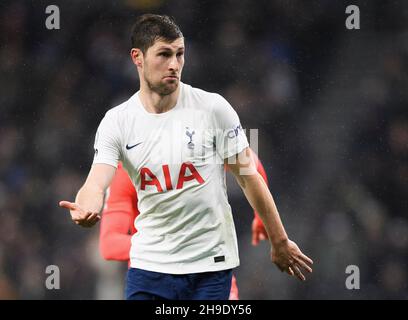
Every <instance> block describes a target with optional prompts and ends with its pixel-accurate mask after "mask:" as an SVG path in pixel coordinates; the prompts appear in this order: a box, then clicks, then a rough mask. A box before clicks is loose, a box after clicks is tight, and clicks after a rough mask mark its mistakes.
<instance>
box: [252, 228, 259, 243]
mask: <svg viewBox="0 0 408 320" xmlns="http://www.w3.org/2000/svg"><path fill="white" fill-rule="evenodd" d="M258 244H259V233H258V232H257V231H256V230H253V231H252V245H253V246H257V245H258Z"/></svg>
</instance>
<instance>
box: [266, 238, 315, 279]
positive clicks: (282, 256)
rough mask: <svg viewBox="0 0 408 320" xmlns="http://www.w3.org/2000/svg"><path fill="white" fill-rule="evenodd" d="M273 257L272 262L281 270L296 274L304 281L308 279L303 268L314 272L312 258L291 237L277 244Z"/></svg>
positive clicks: (292, 274)
mask: <svg viewBox="0 0 408 320" xmlns="http://www.w3.org/2000/svg"><path fill="white" fill-rule="evenodd" d="M271 257H272V262H273V263H275V264H276V265H277V267H278V268H279V270H280V271H282V272H284V271H285V272H287V273H288V274H289V275H291V276H296V277H298V278H299V279H300V280H302V281H305V280H306V277H305V276H304V275H303V273H302V270H306V271H307V272H309V273H312V268H311V265H312V264H313V261H312V259H310V258H309V257H307V256H306V255H304V254H303V253H302V251H300V249H299V247H298V246H297V244H296V243H295V242H293V241H291V240H289V239H288V240H287V241H285V242H283V243H282V244H280V245H277V246H275V247H274V248H273V249H272V252H271Z"/></svg>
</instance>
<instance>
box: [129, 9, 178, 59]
mask: <svg viewBox="0 0 408 320" xmlns="http://www.w3.org/2000/svg"><path fill="white" fill-rule="evenodd" d="M181 37H183V34H182V33H181V31H180V28H179V27H178V25H177V24H176V22H175V21H174V20H173V19H172V18H170V17H169V16H165V15H163V16H161V15H158V14H144V15H142V16H140V17H138V18H137V19H136V22H135V24H134V25H133V27H132V33H131V44H132V48H138V49H140V50H142V52H143V53H146V51H147V49H149V48H150V47H151V46H152V45H153V44H154V42H155V41H156V40H157V39H163V40H165V41H168V42H172V41H174V40H176V39H178V38H181Z"/></svg>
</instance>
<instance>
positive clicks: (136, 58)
mask: <svg viewBox="0 0 408 320" xmlns="http://www.w3.org/2000/svg"><path fill="white" fill-rule="evenodd" d="M130 57H131V58H132V61H133V63H134V64H135V65H136V66H137V67H138V68H141V67H142V65H143V52H142V50H140V49H137V48H132V49H131V50H130Z"/></svg>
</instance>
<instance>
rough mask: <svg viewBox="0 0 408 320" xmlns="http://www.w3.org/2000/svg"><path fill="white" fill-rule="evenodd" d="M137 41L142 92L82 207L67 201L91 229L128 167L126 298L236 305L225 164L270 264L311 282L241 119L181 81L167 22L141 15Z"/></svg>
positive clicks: (82, 194) (103, 126) (101, 160)
mask: <svg viewBox="0 0 408 320" xmlns="http://www.w3.org/2000/svg"><path fill="white" fill-rule="evenodd" d="M131 40H132V49H131V51H130V55H131V58H132V61H133V63H134V64H135V66H136V69H137V72H138V75H139V80H140V90H139V91H138V92H136V93H135V94H134V95H132V96H131V97H130V98H129V100H127V101H125V102H124V103H122V104H121V105H119V106H117V107H115V108H113V109H111V110H109V111H108V112H107V113H106V115H105V117H104V118H103V119H102V121H101V123H100V125H99V127H98V130H97V133H96V136H95V156H94V160H93V165H92V167H91V169H90V172H89V174H88V177H87V179H86V181H85V183H84V185H83V186H82V187H81V189H80V190H79V191H78V194H77V196H76V199H75V202H69V201H61V202H60V206H61V207H64V208H67V209H69V210H70V213H71V218H72V220H73V221H74V222H75V223H76V224H78V225H80V226H82V227H92V226H93V225H95V224H96V223H97V222H98V221H99V220H100V218H101V217H100V215H99V213H100V212H101V210H102V207H103V203H104V194H105V191H106V189H107V188H108V187H109V185H110V183H111V181H112V179H113V177H114V175H115V172H116V168H117V166H118V163H119V161H121V162H122V163H123V166H124V168H125V169H126V171H127V172H128V174H129V176H130V178H131V180H132V183H133V184H134V186H135V188H136V189H137V194H138V208H139V211H140V214H139V216H138V217H137V218H136V221H135V227H136V229H137V230H138V231H137V232H136V233H135V234H134V235H133V237H132V247H131V250H130V269H129V271H128V275H127V284H126V298H127V299H149V300H156V299H203V300H210V299H220V300H227V299H228V296H229V292H230V287H231V278H232V269H233V268H235V267H237V266H238V265H239V258H238V246H237V239H236V234H235V227H234V222H233V219H232V214H231V207H230V205H229V203H228V199H227V194H226V189H225V171H224V165H226V166H227V167H228V169H229V170H230V171H231V173H232V174H233V175H234V177H235V178H236V180H237V182H238V184H239V185H240V187H241V188H242V190H243V192H244V194H245V196H246V198H247V199H248V201H249V203H250V204H251V206H252V207H253V209H254V210H256V211H257V212H258V214H259V216H260V218H261V219H262V222H263V224H264V226H265V229H266V231H267V233H268V238H269V240H270V243H271V258H272V261H273V262H274V263H275V264H276V265H277V267H278V268H279V269H280V270H281V271H285V272H287V273H288V274H290V275H292V276H296V277H298V278H299V279H300V280H305V276H304V274H303V272H305V271H307V272H312V269H311V264H312V263H313V262H312V260H311V259H310V258H308V257H307V256H306V255H304V254H303V253H302V252H301V250H300V249H299V247H298V246H297V245H296V244H295V243H294V242H293V241H291V240H289V238H288V236H287V234H286V231H285V229H284V227H283V224H282V222H281V219H280V216H279V213H278V210H277V208H276V205H275V202H274V200H273V197H272V195H271V193H270V191H269V189H268V187H267V186H266V183H265V182H264V181H263V179H262V177H261V176H260V175H259V173H258V172H257V171H256V168H255V163H254V161H253V159H252V158H251V157H250V156H249V145H248V141H247V138H246V136H245V134H244V132H243V130H242V127H241V124H240V121H239V118H238V115H237V113H236V112H235V111H234V109H233V108H232V107H231V105H230V104H229V103H228V102H227V101H226V100H225V99H224V98H223V97H222V96H220V95H218V94H215V93H209V92H206V91H204V90H200V89H197V88H193V87H191V86H190V85H187V84H185V83H182V82H181V74H182V70H183V66H184V51H185V47H184V37H183V35H182V33H181V31H180V28H179V27H178V26H177V25H176V24H175V22H174V21H173V20H172V19H170V18H169V17H167V16H159V15H151V14H147V15H142V16H140V17H139V18H138V19H137V20H136V22H135V25H134V27H133V29H132V36H131Z"/></svg>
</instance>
